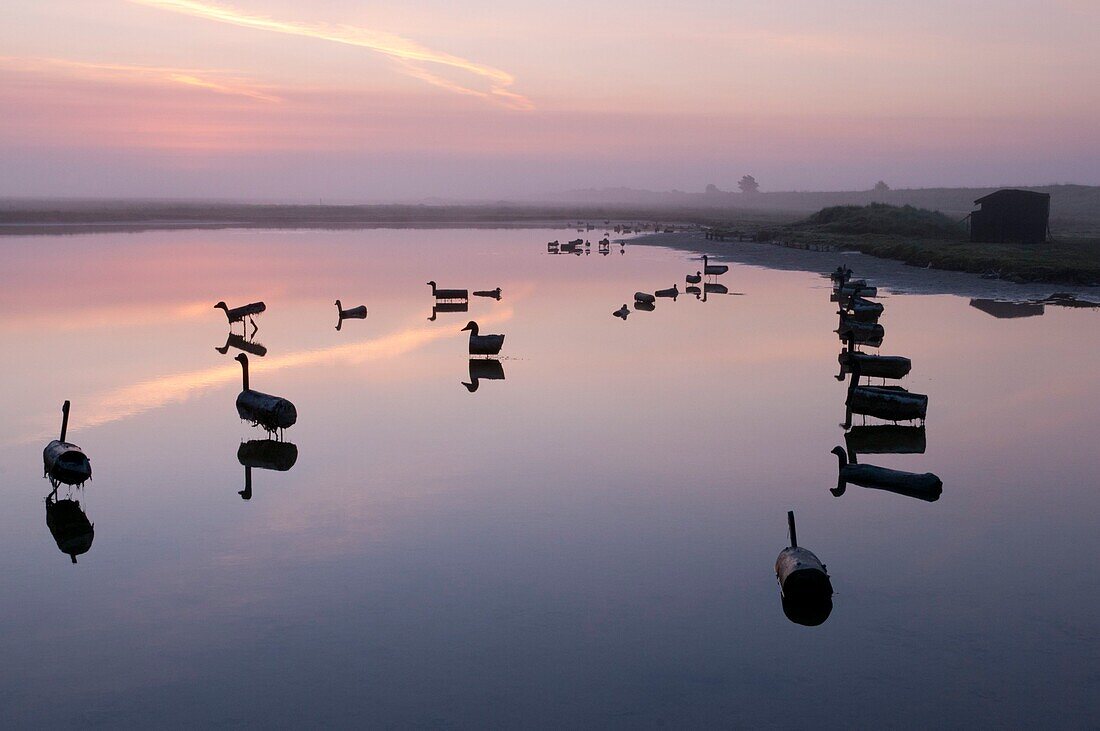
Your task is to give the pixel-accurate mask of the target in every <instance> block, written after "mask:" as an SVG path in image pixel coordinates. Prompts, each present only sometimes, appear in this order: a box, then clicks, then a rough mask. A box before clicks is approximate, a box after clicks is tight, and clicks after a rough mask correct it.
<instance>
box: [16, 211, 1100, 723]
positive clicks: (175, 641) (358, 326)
mask: <svg viewBox="0 0 1100 731" xmlns="http://www.w3.org/2000/svg"><path fill="white" fill-rule="evenodd" d="M593 233H602V232H593ZM571 235H575V234H571V232H569V231H561V230H557V231H531V230H526V231H524V230H512V231H509V230H496V231H470V230H466V231H418V230H405V231H401V230H371V231H355V232H349V231H345V232H316V231H295V232H287V231H278V232H271V231H193V232H186V231H184V232H150V233H141V234H132V235H113V234H103V235H77V236H64V237H34V238H6V239H4V240H3V241H0V247H2V249H3V255H4V260H5V267H4V272H3V274H2V275H0V279H2V283H3V286H2V287H0V338H2V339H3V342H4V348H3V350H2V351H0V369H2V370H0V372H2V373H3V376H4V377H3V379H2V380H0V400H2V403H3V404H4V412H5V418H4V419H3V421H2V422H0V481H2V491H0V562H2V567H3V576H4V579H5V592H4V597H5V598H4V600H3V602H2V603H0V622H2V626H3V627H4V632H3V633H0V654H2V656H3V657H4V658H5V662H4V665H3V668H2V669H0V699H2V700H0V716H2V717H3V718H4V719H5V720H6V721H7V722H8V723H9V724H12V723H14V724H17V725H23V726H29V725H35V726H41V725H47V724H49V725H60V724H64V723H74V722H75V723H101V724H111V725H118V724H135V725H136V724H142V725H182V724H187V725H193V724H271V723H284V724H285V723H295V724H306V723H310V724H314V723H326V724H346V725H351V724H362V723H364V722H370V723H374V724H387V725H423V726H485V725H520V724H523V725H534V726H559V727H560V726H565V725H571V726H572V725H577V726H606V725H611V726H656V725H661V724H666V725H676V726H681V727H682V726H686V725H699V724H708V725H723V726H729V725H750V724H752V725H768V726H780V727H806V726H810V725H815V726H817V725H820V726H827V727H842V726H850V725H855V724H858V725H863V726H877V725H883V724H887V725H895V726H908V725H917V723H918V722H921V723H922V724H923V723H932V724H936V725H963V724H965V723H967V722H968V721H969V722H972V721H974V720H976V719H981V721H982V722H984V723H988V724H990V725H993V724H998V725H1002V724H1011V725H1023V724H1033V723H1044V724H1046V725H1056V726H1088V725H1095V724H1097V723H1100V708H1098V705H1100V704H1098V701H1097V698H1100V672H1098V671H1097V670H1096V666H1095V659H1096V657H1098V656H1100V638H1098V626H1100V623H1098V622H1097V620H1096V617H1095V614H1094V612H1093V609H1092V608H1093V606H1094V605H1095V603H1096V602H1097V600H1098V599H1100V579H1098V578H1097V574H1096V572H1095V571H1094V570H1093V564H1094V562H1095V560H1094V557H1095V556H1096V555H1097V554H1098V549H1100V538H1098V537H1097V531H1096V529H1095V516H1096V514H1097V508H1098V507H1100V496H1098V494H1097V492H1096V483H1095V475H1096V464H1097V460H1096V449H1095V442H1096V436H1097V433H1096V426H1095V424H1096V413H1097V410H1098V407H1100V396H1098V395H1097V394H1098V386H1100V351H1098V349H1097V348H1096V342H1097V339H1096V336H1097V334H1098V322H1100V320H1098V319H1097V317H1098V316H1097V314H1096V313H1095V312H1093V311H1091V310H1071V309H1065V308H1060V307H1050V306H1048V307H1046V308H1045V310H1044V312H1043V314H1042V315H1041V316H1031V317H1018V318H1013V319H1002V318H997V317H993V316H991V315H990V314H989V313H988V312H986V311H983V310H982V309H980V308H977V307H971V306H970V303H969V299H967V298H964V297H957V296H952V295H934V296H919V295H898V296H887V297H884V298H882V300H881V301H883V302H884V303H885V305H886V313H885V315H884V316H883V318H882V323H883V325H884V326H885V328H886V340H885V344H884V347H883V348H882V352H883V353H885V354H897V355H906V356H909V357H911V358H912V359H913V363H914V367H913V372H912V374H911V375H910V376H909V377H908V378H906V379H905V381H904V382H903V383H904V385H905V386H906V387H907V388H909V389H911V390H913V391H917V392H920V393H926V394H928V395H929V401H930V405H929V415H928V420H927V425H926V439H927V448H926V450H925V451H924V453H923V454H882V455H865V456H864V455H861V461H862V462H868V463H873V464H878V465H882V466H885V467H893V468H896V469H901V470H907V471H914V472H928V471H930V472H934V473H936V474H937V475H939V476H940V477H941V478H942V480H943V483H944V489H943V495H942V497H941V498H940V499H939V500H938V501H936V502H931V503H929V502H924V501H921V500H915V499H912V498H908V497H904V496H900V495H896V494H891V493H888V492H881V491H877V490H869V489H864V488H859V487H849V488H848V490H847V492H846V493H845V494H844V495H843V496H842V497H834V496H833V495H832V494H830V492H829V488H830V487H834V486H835V482H836V474H837V465H836V458H835V457H834V456H833V455H831V454H830V453H829V450H830V449H832V448H833V447H835V446H837V445H842V444H844V430H843V429H842V428H841V427H840V426H839V424H840V422H841V421H842V420H843V418H844V396H845V386H844V384H842V383H839V382H838V381H837V380H835V379H834V377H833V376H834V375H835V374H836V373H837V370H838V368H837V360H836V358H837V353H838V351H839V343H838V341H837V338H836V335H835V334H834V333H833V329H834V328H835V327H836V314H835V305H833V304H832V303H830V302H829V284H828V281H827V280H825V279H822V278H820V277H819V276H816V275H814V274H808V273H804V272H796V271H775V270H769V269H765V268H759V267H749V266H742V265H733V266H731V269H730V272H729V273H728V274H726V275H725V276H723V277H722V281H723V282H724V283H725V284H726V285H727V286H728V287H729V289H730V290H731V291H732V292H736V293H740V294H738V295H727V296H722V295H709V296H708V297H707V301H706V302H704V301H702V300H701V299H696V298H695V297H693V296H681V297H679V298H678V299H677V300H676V301H675V302H673V301H671V300H663V299H662V300H658V301H657V306H656V309H655V310H654V311H653V312H634V313H633V314H631V315H630V316H629V318H628V319H627V320H626V321H625V322H624V321H621V320H619V319H618V318H615V317H612V315H611V313H612V311H614V310H616V309H618V308H619V307H620V306H621V305H622V304H623V303H629V302H630V301H631V300H632V298H633V293H634V292H635V291H638V290H643V291H650V292H652V291H653V290H655V289H659V288H663V287H670V286H672V284H673V283H674V282H675V283H679V286H680V288H681V289H683V286H684V284H683V279H684V275H685V274H687V273H694V272H695V271H696V270H697V269H698V268H700V264H701V262H698V261H695V260H693V259H692V258H691V255H689V254H686V253H683V252H676V251H671V250H666V249H661V248H655V247H643V246H635V245H631V244H628V245H627V246H626V249H625V253H623V254H620V253H619V251H620V249H619V247H618V246H617V245H616V246H613V247H612V248H611V253H610V254H609V255H608V256H601V255H599V254H597V253H595V243H593V253H592V254H591V255H588V256H549V255H547V253H546V247H545V242H546V241H547V240H548V239H551V238H563V237H564V238H569V236H571ZM590 238H592V237H591V236H590ZM597 238H598V237H597ZM593 241H595V238H593ZM857 276H858V272H857ZM429 279H434V280H435V281H437V282H438V283H439V285H440V286H441V287H462V288H469V289H478V290H480V289H492V288H494V287H497V286H499V287H501V288H502V289H503V298H502V299H501V301H499V302H497V301H494V300H492V299H484V298H474V299H472V300H471V302H470V307H469V312H467V313H461V312H449V313H440V314H438V316H437V318H436V319H435V321H429V319H428V318H429V316H430V315H431V314H432V300H431V297H430V295H429V289H428V287H427V286H425V282H426V281H428V280H429ZM336 298H340V299H341V300H342V302H343V304H344V306H345V307H353V306H356V305H359V304H366V305H367V307H368V309H369V315H368V317H367V318H366V319H365V320H348V321H345V322H344V324H343V327H342V328H341V330H340V331H337V330H336V329H335V325H336V308H335V307H334V305H333V301H334V300H335V299H336ZM260 299H262V300H264V301H265V302H266V303H267V306H268V310H267V312H266V313H265V314H264V315H263V316H262V317H261V318H260V319H259V321H258V323H259V325H260V330H259V332H258V333H257V335H256V338H255V340H256V341H257V342H259V343H262V345H263V346H264V348H265V349H266V354H265V355H263V356H262V357H259V356H257V355H255V354H253V355H252V356H251V358H252V360H251V367H252V386H253V388H256V389H259V390H262V391H266V392H268V393H273V394H278V395H281V396H285V397H287V398H290V399H291V400H292V401H294V403H295V404H296V406H297V409H298V414H299V418H298V423H297V424H296V425H295V426H294V427H292V428H291V429H290V430H288V431H287V432H286V435H285V438H286V440H287V441H288V442H291V443H293V444H294V445H295V446H296V448H297V452H298V455H297V459H296V461H295V463H294V464H293V467H292V468H290V469H289V470H287V471H273V470H263V469H254V470H252V483H253V491H252V495H251V499H250V500H247V501H245V500H242V499H241V496H240V495H239V491H241V490H243V488H244V478H245V475H244V473H245V469H244V467H243V466H242V465H241V463H240V462H239V461H238V456H237V454H238V449H239V447H240V445H241V443H242V442H244V441H248V440H255V439H262V438H264V435H263V433H262V432H261V431H260V430H257V429H254V428H251V427H249V426H248V425H247V424H244V423H242V422H241V421H240V419H239V418H238V417H237V414H236V411H235V409H234V399H235V398H236V394H237V393H238V391H239V390H240V387H241V383H240V368H239V366H238V364H237V363H236V362H235V361H233V360H232V358H233V356H234V355H236V354H237V353H238V352H240V351H239V350H236V349H234V348H233V347H232V346H231V347H230V348H229V349H228V351H227V352H226V353H225V354H222V353H220V352H218V351H217V350H216V349H215V348H216V347H223V346H225V344H226V340H227V332H228V328H227V325H226V322H225V317H224V316H223V314H222V313H221V312H220V311H217V310H214V309H212V305H213V303H214V302H217V301H218V300H225V301H226V302H228V303H229V304H230V306H233V305H236V304H244V303H246V302H251V301H254V300H260ZM470 319H474V320H477V321H478V322H479V323H480V324H481V326H482V331H483V332H499V333H504V334H506V341H505V346H504V350H503V353H502V356H503V357H502V359H501V361H500V365H501V370H502V371H503V374H504V378H503V379H502V380H501V379H492V380H483V381H481V382H480V384H479V387H478V389H477V390H476V392H473V393H471V392H470V391H469V390H468V388H467V387H466V386H464V385H463V382H469V379H470V366H469V361H468V358H467V353H466V347H467V342H466V339H465V333H461V332H459V330H460V328H462V327H463V326H464V325H465V324H466V322H467V320H470ZM237 331H238V332H240V330H239V329H238V330H237ZM65 399H71V400H72V403H73V407H72V417H71V422H70V427H69V438H70V439H71V440H72V441H74V442H76V443H78V444H80V445H81V446H82V447H83V448H84V449H85V450H86V451H87V452H88V454H89V455H90V457H91V459H92V465H93V468H94V479H93V480H92V482H90V483H89V484H88V485H87V486H86V487H85V488H84V489H83V490H82V491H74V492H73V495H74V496H75V497H77V498H79V499H80V501H81V504H82V507H84V508H85V509H86V512H87V515H88V517H89V518H90V519H91V520H92V521H93V522H94V524H95V540H94V543H93V545H92V547H91V549H90V550H89V551H88V552H87V553H85V554H83V555H80V556H78V563H77V564H76V565H75V566H74V565H73V564H72V563H71V561H70V559H69V557H68V556H66V555H64V554H62V553H61V552H60V551H59V550H58V548H57V546H56V545H55V543H54V541H53V539H52V537H51V535H50V532H49V530H48V529H47V527H46V524H45V508H44V498H45V496H46V494H47V493H48V492H49V491H50V487H49V484H48V482H47V481H46V480H44V479H42V469H41V465H42V462H41V450H42V447H43V446H44V444H45V443H46V442H47V441H48V440H49V439H51V438H54V437H55V436H56V434H55V432H56V430H57V427H58V422H59V419H60V405H61V402H62V401H63V400H65ZM857 423H859V420H858V419H857ZM61 493H62V494H63V495H64V494H67V491H66V489H65V488H62V490H61ZM792 509H793V510H795V512H796V514H797V517H798V527H799V539H800V543H801V544H802V545H805V546H807V547H808V548H810V549H811V550H813V551H814V552H815V553H816V554H817V555H818V556H819V557H820V558H821V559H822V560H823V561H824V562H825V563H826V564H827V565H828V568H829V571H830V573H831V575H832V582H833V586H834V588H835V590H836V596H835V597H834V598H833V604H834V608H833V611H832V614H831V616H830V617H829V619H828V620H827V621H826V622H825V623H824V624H822V625H821V626H818V627H803V626H800V625H796V624H792V623H791V622H789V621H788V620H787V619H786V617H785V616H784V614H783V612H782V609H781V607H780V596H779V590H778V587H777V585H776V582H775V576H774V573H773V564H774V562H775V558H776V555H777V554H778V552H779V551H780V550H781V549H782V548H784V547H785V546H786V545H787V536H786V511H787V510H792Z"/></svg>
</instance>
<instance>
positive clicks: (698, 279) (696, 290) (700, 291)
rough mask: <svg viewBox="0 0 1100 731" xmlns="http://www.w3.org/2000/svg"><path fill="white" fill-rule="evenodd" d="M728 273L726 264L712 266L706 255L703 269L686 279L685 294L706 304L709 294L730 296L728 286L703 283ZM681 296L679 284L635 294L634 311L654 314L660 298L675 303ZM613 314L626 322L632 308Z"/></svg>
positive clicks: (625, 307) (624, 306)
mask: <svg viewBox="0 0 1100 731" xmlns="http://www.w3.org/2000/svg"><path fill="white" fill-rule="evenodd" d="M728 271H729V266H727V265H725V264H711V263H710V257H709V256H708V255H706V254H704V255H703V269H702V270H701V271H697V272H695V274H688V275H687V276H686V277H685V278H684V281H685V283H686V285H687V286H685V287H684V291H683V294H693V295H695V298H696V299H701V300H703V301H704V302H706V298H707V295H708V294H729V293H730V291H729V288H728V287H726V285H724V284H719V283H718V282H717V281H710V282H704V281H703V279H704V277H709V278H712V279H714V278H717V277H718V276H720V275H722V274H725V273H726V272H728ZM700 285H701V286H700ZM680 294H681V292H680V288H679V285H678V284H673V285H672V286H671V287H669V288H667V289H658V290H656V291H654V292H652V293H650V292H635V293H634V309H635V310H641V311H642V312H652V311H653V310H655V309H656V307H657V299H658V298H667V299H671V300H672V301H673V302H675V301H676V299H677V298H678V297H679V296H680ZM611 314H612V315H614V316H615V317H618V318H620V319H622V320H625V319H626V318H627V317H628V316H629V315H630V307H629V306H628V305H626V304H625V303H624V304H623V306H622V307H620V308H619V309H617V310H615V311H614V312H612V313H611Z"/></svg>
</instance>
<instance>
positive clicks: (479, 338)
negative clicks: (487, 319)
mask: <svg viewBox="0 0 1100 731" xmlns="http://www.w3.org/2000/svg"><path fill="white" fill-rule="evenodd" d="M467 330H469V331H470V355H497V354H498V353H500V349H501V348H502V347H503V346H504V336H503V335H480V334H478V332H479V331H478V327H477V323H476V322H474V321H473V320H470V322H468V323H466V327H464V328H462V330H460V331H459V332H466V331H467Z"/></svg>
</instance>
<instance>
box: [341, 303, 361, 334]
mask: <svg viewBox="0 0 1100 731" xmlns="http://www.w3.org/2000/svg"><path fill="white" fill-rule="evenodd" d="M336 316H337V318H338V319H337V321H336V329H337V330H339V329H340V326H341V325H343V324H344V320H364V319H366V317H367V306H366V305H359V306H358V307H352V308H350V309H347V310H345V309H344V307H343V305H341V304H340V300H336Z"/></svg>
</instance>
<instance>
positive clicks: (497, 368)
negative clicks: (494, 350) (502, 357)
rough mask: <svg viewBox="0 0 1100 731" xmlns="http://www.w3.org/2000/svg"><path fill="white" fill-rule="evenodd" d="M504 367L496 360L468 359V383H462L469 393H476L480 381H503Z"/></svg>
mask: <svg viewBox="0 0 1100 731" xmlns="http://www.w3.org/2000/svg"><path fill="white" fill-rule="evenodd" d="M503 380H504V366H502V365H501V364H500V361H499V360H497V359H496V358H470V382H469V383H466V382H465V381H463V382H462V385H463V386H465V387H466V390H467V391H469V392H470V393H473V392H475V391H477V389H478V386H480V385H481V382H482V381H503Z"/></svg>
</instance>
